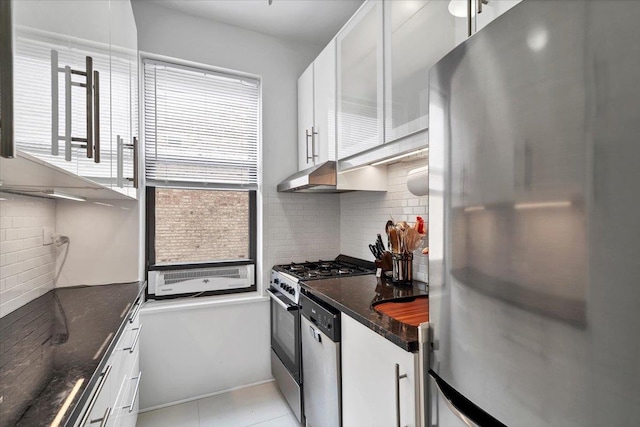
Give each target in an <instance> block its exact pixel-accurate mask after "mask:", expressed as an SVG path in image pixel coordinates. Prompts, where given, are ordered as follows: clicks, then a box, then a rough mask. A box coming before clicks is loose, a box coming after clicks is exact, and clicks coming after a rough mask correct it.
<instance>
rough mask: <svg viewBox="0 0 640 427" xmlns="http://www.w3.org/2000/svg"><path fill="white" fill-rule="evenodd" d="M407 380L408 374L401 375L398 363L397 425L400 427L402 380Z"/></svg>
mask: <svg viewBox="0 0 640 427" xmlns="http://www.w3.org/2000/svg"><path fill="white" fill-rule="evenodd" d="M403 378H407V374H402V375H400V365H398V364H397V363H396V425H397V426H398V427H400V380H401V379H403Z"/></svg>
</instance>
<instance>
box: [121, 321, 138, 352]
mask: <svg viewBox="0 0 640 427" xmlns="http://www.w3.org/2000/svg"><path fill="white" fill-rule="evenodd" d="M132 331H138V333H137V334H136V337H135V338H134V339H133V343H131V347H127V348H125V349H124V350H129V353H133V352H134V351H135V349H136V346H137V345H138V341H139V340H140V332H142V324H141V325H140V326H138V327H137V328H133V329H132Z"/></svg>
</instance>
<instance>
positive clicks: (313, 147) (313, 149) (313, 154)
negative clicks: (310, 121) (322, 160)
mask: <svg viewBox="0 0 640 427" xmlns="http://www.w3.org/2000/svg"><path fill="white" fill-rule="evenodd" d="M317 134H318V132H316V129H315V127H313V126H311V157H313V158H316V157H319V156H318V154H316V135H317ZM314 163H315V161H314Z"/></svg>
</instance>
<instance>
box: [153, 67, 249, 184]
mask: <svg viewBox="0 0 640 427" xmlns="http://www.w3.org/2000/svg"><path fill="white" fill-rule="evenodd" d="M144 100H145V103H144V118H145V129H144V132H145V134H144V135H145V173H146V178H147V183H149V184H150V185H162V184H172V183H173V184H180V183H214V184H219V185H220V186H230V187H242V188H256V187H257V184H258V135H259V114H260V87H259V81H258V80H256V79H251V78H247V77H240V76H234V75H230V74H221V73H215V72H211V71H207V70H199V69H194V68H189V67H183V66H179V65H174V64H168V63H163V62H159V61H153V60H145V61H144Z"/></svg>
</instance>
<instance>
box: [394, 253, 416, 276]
mask: <svg viewBox="0 0 640 427" xmlns="http://www.w3.org/2000/svg"><path fill="white" fill-rule="evenodd" d="M392 261H393V278H392V280H393V281H394V282H395V283H404V284H410V283H411V282H412V281H413V254H412V253H410V252H409V253H401V254H392Z"/></svg>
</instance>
